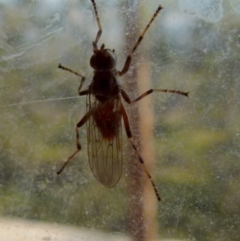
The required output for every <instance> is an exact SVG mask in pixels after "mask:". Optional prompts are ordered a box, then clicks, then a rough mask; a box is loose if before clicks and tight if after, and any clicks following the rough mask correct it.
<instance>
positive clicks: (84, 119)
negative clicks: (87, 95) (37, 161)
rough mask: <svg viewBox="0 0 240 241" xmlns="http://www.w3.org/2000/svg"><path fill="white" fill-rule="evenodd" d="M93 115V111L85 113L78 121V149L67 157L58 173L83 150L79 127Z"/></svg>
mask: <svg viewBox="0 0 240 241" xmlns="http://www.w3.org/2000/svg"><path fill="white" fill-rule="evenodd" d="M90 115H91V112H88V113H87V114H85V115H84V116H83V118H82V119H81V120H80V121H79V122H78V124H77V126H76V145H77V150H76V151H75V152H74V153H73V154H72V155H71V156H70V157H69V158H68V159H67V161H65V162H64V163H63V165H62V167H61V168H60V169H59V170H58V171H57V174H58V175H59V174H61V172H62V171H63V170H64V168H65V167H66V165H67V164H68V163H69V162H70V161H71V160H72V159H73V158H74V157H75V156H76V155H77V153H78V152H80V151H81V149H82V147H81V144H80V138H79V132H78V129H79V128H80V127H81V126H82V125H83V124H85V123H86V122H87V121H88V119H89V117H90Z"/></svg>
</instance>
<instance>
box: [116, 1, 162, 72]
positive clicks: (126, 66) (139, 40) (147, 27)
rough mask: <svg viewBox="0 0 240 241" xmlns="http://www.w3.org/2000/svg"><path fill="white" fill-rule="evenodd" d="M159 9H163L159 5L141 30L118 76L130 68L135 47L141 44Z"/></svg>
mask: <svg viewBox="0 0 240 241" xmlns="http://www.w3.org/2000/svg"><path fill="white" fill-rule="evenodd" d="M161 9H163V7H162V6H161V5H159V7H158V8H157V10H156V12H155V13H154V14H153V16H152V18H151V20H150V21H149V23H148V25H147V26H146V27H145V29H144V30H143V32H142V34H141V35H140V37H139V38H138V40H137V42H136V44H135V45H134V47H133V49H132V51H131V53H130V54H129V55H128V57H127V59H126V61H125V63H124V66H123V69H122V70H121V71H119V72H118V74H119V76H122V75H124V74H126V73H127V71H128V69H129V67H130V64H131V61H132V55H133V53H134V52H135V51H136V49H137V47H138V46H139V44H140V43H141V42H142V40H143V37H144V35H145V33H146V32H147V30H148V29H149V27H150V26H151V24H152V22H153V21H154V19H155V18H156V16H157V15H158V13H159V12H160V10H161Z"/></svg>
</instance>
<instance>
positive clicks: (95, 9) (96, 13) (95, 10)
mask: <svg viewBox="0 0 240 241" xmlns="http://www.w3.org/2000/svg"><path fill="white" fill-rule="evenodd" d="M91 1H92V4H93V8H94V12H95V15H96V19H97V24H98V32H97V36H96V39H95V41H94V42H93V47H94V49H97V43H98V40H99V39H100V37H101V34H102V26H101V23H100V19H99V16H98V11H97V6H96V3H95V0H91Z"/></svg>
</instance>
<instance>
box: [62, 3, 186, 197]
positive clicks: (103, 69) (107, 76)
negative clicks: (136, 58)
mask: <svg viewBox="0 0 240 241" xmlns="http://www.w3.org/2000/svg"><path fill="white" fill-rule="evenodd" d="M91 2H92V4H93V9H94V12H95V17H96V21H97V24H98V32H97V35H96V38H95V40H94V41H93V43H92V46H93V55H92V56H91V58H90V65H91V67H92V68H93V70H94V72H93V78H92V80H91V82H90V84H89V85H88V86H87V88H86V89H82V87H83V84H84V81H85V77H84V76H83V75H82V74H80V73H78V72H75V71H73V70H71V69H69V68H67V67H64V66H62V65H61V64H59V66H58V67H59V68H60V69H62V70H65V71H68V72H71V73H73V74H75V75H77V76H79V77H81V82H80V85H79V88H78V94H79V95H80V96H86V101H87V111H86V114H85V115H84V116H83V117H82V119H81V120H80V121H79V122H78V124H77V125H76V145H77V150H76V151H75V152H74V153H73V154H72V155H71V156H70V157H69V158H68V159H67V160H66V161H65V163H64V164H63V165H62V167H61V168H60V169H59V171H58V172H57V174H58V175H59V174H60V173H61V172H62V171H63V170H64V168H65V167H66V165H67V164H68V163H69V162H70V161H71V160H72V159H73V158H74V157H75V156H76V155H77V153H78V152H80V151H81V144H80V138H79V128H80V127H82V126H83V125H84V124H86V125H87V142H88V159H89V164H90V167H91V170H92V172H93V174H94V176H95V177H96V179H97V180H98V181H99V182H100V183H102V184H103V185H104V186H106V187H114V186H115V185H116V184H117V183H118V181H119V179H120V177H121V174H122V162H123V158H122V145H121V133H122V129H121V126H122V120H123V126H124V128H125V131H126V135H127V137H128V139H129V142H130V144H131V146H132V148H133V149H134V151H135V153H136V155H137V157H138V160H139V162H140V163H141V166H142V168H143V171H144V172H145V173H146V175H147V177H148V178H149V180H150V181H151V184H152V187H153V189H154V192H155V194H156V197H157V199H158V200H159V201H160V200H161V197H160V195H159V192H158V190H157V187H156V185H155V183H154V181H153V179H152V176H151V175H150V173H149V172H148V170H147V168H146V166H145V164H144V160H143V158H142V156H141V154H140V153H139V151H138V149H137V147H136V145H135V144H134V142H133V138H132V132H131V128H130V123H129V120H128V115H127V113H126V110H125V108H124V105H123V102H122V99H123V100H124V101H125V102H126V103H127V104H133V103H136V102H137V101H139V100H141V99H142V98H144V97H146V96H147V95H150V94H151V93H152V92H170V93H176V94H180V95H184V96H188V92H182V91H178V90H167V89H150V90H148V91H146V92H145V93H143V94H141V95H140V96H139V97H138V98H136V99H134V100H131V99H130V97H129V95H128V93H127V92H126V91H125V90H124V89H123V88H122V87H121V83H120V81H119V77H121V76H123V75H124V74H126V73H127V72H128V70H129V67H130V64H131V60H132V55H133V53H134V52H135V51H136V49H137V48H138V46H139V44H140V43H141V41H142V40H143V37H144V35H145V33H146V32H147V30H148V29H149V27H150V25H151V24H152V22H153V21H154V19H155V18H156V16H157V15H158V13H159V12H160V11H161V10H162V9H163V7H162V6H161V5H159V7H158V8H157V10H156V11H155V13H154V15H153V16H152V18H151V20H150V21H149V23H148V24H147V26H146V27H145V29H144V30H143V32H142V34H141V35H140V37H139V38H138V40H137V41H136V43H135V45H134V47H133V49H132V51H131V52H130V54H129V55H128V56H127V58H126V60H125V63H124V65H123V68H122V70H120V71H119V70H117V69H116V56H115V51H114V50H110V49H107V48H105V45H104V44H102V45H101V47H100V48H98V42H99V39H100V37H101V35H102V27H101V23H100V18H99V16H98V10H97V7H96V3H95V0H91Z"/></svg>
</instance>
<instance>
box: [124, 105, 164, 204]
mask: <svg viewBox="0 0 240 241" xmlns="http://www.w3.org/2000/svg"><path fill="white" fill-rule="evenodd" d="M121 112H122V115H123V122H124V127H125V130H126V134H127V137H128V139H129V141H130V143H131V145H132V147H133V149H134V150H135V152H136V154H137V157H138V160H139V162H140V163H141V166H142V168H143V171H144V172H145V174H146V175H147V177H148V178H149V180H150V181H151V184H152V186H153V189H154V192H155V194H156V197H157V199H158V201H161V197H160V195H159V192H158V190H157V186H156V184H155V183H154V181H153V179H152V176H151V175H150V173H149V172H148V170H147V168H146V166H145V164H144V160H143V158H142V157H141V155H140V153H139V152H138V150H137V147H136V146H135V144H134V143H133V140H132V132H131V128H130V124H129V120H128V116H127V113H126V110H125V108H124V106H123V104H122V103H121Z"/></svg>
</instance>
